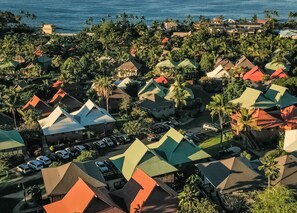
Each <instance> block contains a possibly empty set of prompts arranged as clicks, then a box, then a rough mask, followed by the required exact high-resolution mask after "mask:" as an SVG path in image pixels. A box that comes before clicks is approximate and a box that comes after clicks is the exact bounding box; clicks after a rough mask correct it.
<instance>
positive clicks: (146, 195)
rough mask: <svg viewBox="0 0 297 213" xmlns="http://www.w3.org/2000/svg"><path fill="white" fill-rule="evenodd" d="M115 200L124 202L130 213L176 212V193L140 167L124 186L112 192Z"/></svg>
mask: <svg viewBox="0 0 297 213" xmlns="http://www.w3.org/2000/svg"><path fill="white" fill-rule="evenodd" d="M112 195H113V197H114V198H115V200H117V201H118V202H119V205H120V203H121V204H124V206H123V207H124V208H125V209H126V211H128V212H130V213H132V212H133V213H134V212H136V210H140V212H176V210H177V204H178V199H177V195H178V194H177V193H176V192H175V191H173V190H172V189H171V188H170V187H168V186H167V185H166V184H164V183H163V182H162V181H160V180H157V179H156V180H154V179H153V178H151V177H150V176H148V175H147V174H146V173H144V172H143V171H142V170H141V169H136V171H135V172H134V174H133V176H132V178H131V179H130V180H129V181H128V183H127V184H126V185H125V186H124V188H122V189H120V190H118V191H115V192H113V193H112Z"/></svg>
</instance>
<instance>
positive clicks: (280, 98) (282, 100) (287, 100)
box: [265, 84, 297, 108]
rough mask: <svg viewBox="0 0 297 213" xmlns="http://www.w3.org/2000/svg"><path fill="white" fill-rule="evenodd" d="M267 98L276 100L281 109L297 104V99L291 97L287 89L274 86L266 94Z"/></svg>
mask: <svg viewBox="0 0 297 213" xmlns="http://www.w3.org/2000/svg"><path fill="white" fill-rule="evenodd" d="M265 96H266V97H267V98H269V99H271V100H274V101H275V102H276V103H277V105H278V106H279V107H280V108H284V107H287V106H291V105H294V104H296V103H297V97H295V96H293V95H291V94H290V93H289V92H288V89H287V88H286V87H282V86H279V85H276V84H272V85H271V86H270V88H269V89H268V90H267V92H266V93H265Z"/></svg>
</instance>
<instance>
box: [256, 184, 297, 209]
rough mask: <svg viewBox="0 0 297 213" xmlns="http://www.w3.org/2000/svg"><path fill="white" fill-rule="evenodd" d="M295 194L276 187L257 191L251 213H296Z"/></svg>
mask: <svg viewBox="0 0 297 213" xmlns="http://www.w3.org/2000/svg"><path fill="white" fill-rule="evenodd" d="M295 196H296V194H295V193H294V191H293V190H290V189H288V188H286V187H284V186H281V185H278V186H275V187H272V188H269V189H266V190H265V191H263V192H262V191H259V192H258V194H257V196H256V201H255V202H254V203H253V204H252V206H251V212H252V213H270V212H274V213H283V212H297V210H296V206H297V201H296V198H295Z"/></svg>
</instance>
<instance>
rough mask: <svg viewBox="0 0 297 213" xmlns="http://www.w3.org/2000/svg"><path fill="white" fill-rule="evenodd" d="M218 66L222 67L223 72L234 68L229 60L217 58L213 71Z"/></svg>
mask: <svg viewBox="0 0 297 213" xmlns="http://www.w3.org/2000/svg"><path fill="white" fill-rule="evenodd" d="M220 65H222V67H223V68H224V70H229V69H230V68H231V67H234V64H233V63H232V62H231V61H230V60H228V59H223V58H219V59H218V60H217V61H216V64H215V66H214V69H215V68H217V67H218V66H220Z"/></svg>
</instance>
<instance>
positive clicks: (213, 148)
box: [199, 135, 238, 158]
mask: <svg viewBox="0 0 297 213" xmlns="http://www.w3.org/2000/svg"><path fill="white" fill-rule="evenodd" d="M231 145H232V146H235V145H236V146H238V144H237V143H236V142H235V141H234V140H229V141H223V143H222V144H220V135H218V136H215V137H212V138H209V139H207V140H205V141H203V142H202V143H201V144H200V145H199V147H200V148H202V149H204V151H206V152H207V153H208V154H210V155H211V156H212V157H213V158H217V157H220V154H219V151H221V150H223V149H226V148H229V147H230V146H231Z"/></svg>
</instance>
